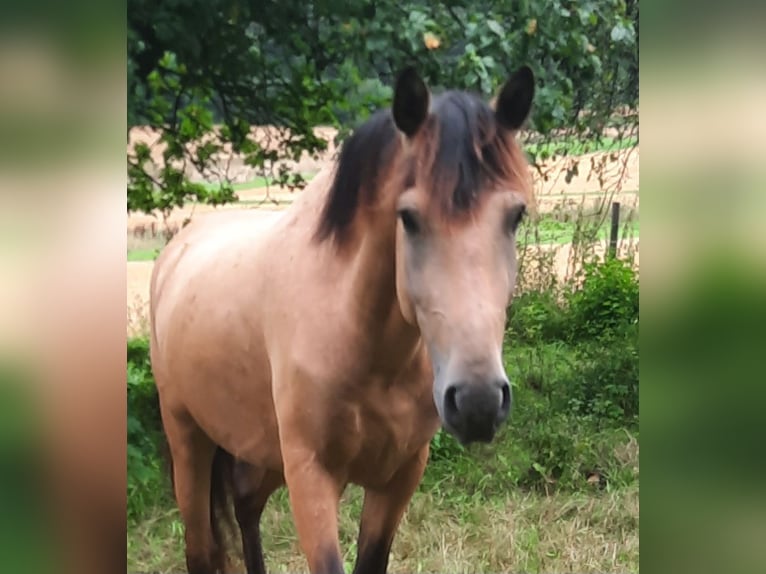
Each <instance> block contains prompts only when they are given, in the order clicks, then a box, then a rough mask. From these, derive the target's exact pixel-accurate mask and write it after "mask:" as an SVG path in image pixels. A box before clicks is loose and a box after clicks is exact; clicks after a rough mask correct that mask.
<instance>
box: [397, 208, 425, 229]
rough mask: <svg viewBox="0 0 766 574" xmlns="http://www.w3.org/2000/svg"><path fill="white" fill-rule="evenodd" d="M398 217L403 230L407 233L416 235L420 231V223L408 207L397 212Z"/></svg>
mask: <svg viewBox="0 0 766 574" xmlns="http://www.w3.org/2000/svg"><path fill="white" fill-rule="evenodd" d="M399 219H401V220H402V225H403V226H404V230H405V231H406V232H407V233H408V234H409V235H416V234H417V233H419V232H420V224H419V223H418V220H417V217H416V215H415V214H414V213H413V212H412V210H410V209H402V210H401V211H400V212H399Z"/></svg>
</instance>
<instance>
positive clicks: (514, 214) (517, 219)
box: [505, 205, 527, 233]
mask: <svg viewBox="0 0 766 574" xmlns="http://www.w3.org/2000/svg"><path fill="white" fill-rule="evenodd" d="M526 213H527V208H526V207H525V206H524V205H519V206H516V207H514V208H513V209H511V210H510V211H509V212H508V214H507V215H506V218H505V227H506V229H507V230H508V232H509V233H516V229H517V228H518V227H519V225H520V224H521V222H522V220H523V219H524V216H525V215H526Z"/></svg>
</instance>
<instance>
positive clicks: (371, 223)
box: [349, 204, 420, 368]
mask: <svg viewBox="0 0 766 574" xmlns="http://www.w3.org/2000/svg"><path fill="white" fill-rule="evenodd" d="M367 215H368V217H365V218H364V224H365V225H364V230H363V231H362V232H361V233H360V235H359V246H358V248H357V249H356V250H355V253H354V256H353V259H352V262H351V265H350V274H351V275H350V276H351V280H350V283H349V290H350V293H349V299H350V304H351V307H350V308H351V309H352V310H353V311H352V312H353V313H354V314H355V315H356V316H355V319H356V321H357V324H358V325H359V326H360V330H361V332H362V333H364V337H365V338H366V339H367V340H368V341H370V342H371V343H372V346H371V348H372V349H373V351H372V352H373V355H374V357H373V362H376V363H377V362H381V363H383V364H385V365H386V368H396V367H397V366H398V364H400V363H401V364H404V363H406V362H408V361H409V360H410V359H411V358H412V356H413V354H414V353H415V351H416V350H417V349H418V348H419V346H420V333H419V331H418V330H417V328H415V327H413V326H412V325H410V324H408V323H407V322H406V321H405V319H404V317H403V315H402V312H401V307H400V306H399V300H398V298H397V293H396V209H395V207H394V205H393V204H392V205H390V206H389V205H382V206H378V208H376V209H375V210H374V211H372V212H370V213H368V214H367Z"/></svg>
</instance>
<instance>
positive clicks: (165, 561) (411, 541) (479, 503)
mask: <svg viewBox="0 0 766 574" xmlns="http://www.w3.org/2000/svg"><path fill="white" fill-rule="evenodd" d="M361 499H362V493H361V489H359V488H357V487H349V488H348V489H347V490H346V492H345V493H344V495H343V499H342V502H341V511H340V516H339V523H340V533H341V547H342V549H343V550H344V562H345V569H346V571H347V572H350V571H351V568H352V565H353V561H354V556H355V540H356V534H357V529H358V519H359V515H360V508H361ZM638 510H639V503H638V487H637V486H634V487H630V488H626V489H622V490H618V491H615V492H595V493H573V494H554V495H550V496H546V495H544V494H536V493H523V492H509V493H506V494H504V495H502V496H498V497H496V498H494V499H492V500H489V501H486V500H478V499H474V500H471V499H470V498H469V499H468V501H466V502H463V503H461V505H460V506H459V508H458V507H456V506H455V504H454V501H453V500H452V497H451V496H450V495H449V494H441V493H432V492H424V491H422V490H421V491H419V492H417V493H416V494H415V496H414V497H413V499H412V501H411V503H410V507H409V509H408V511H407V514H406V515H405V518H404V520H403V521H402V524H401V526H400V528H399V530H398V531H397V535H396V538H395V540H394V545H393V548H392V554H391V560H390V565H389V572H392V573H405V572H406V573H412V572H445V573H447V572H638V550H639V541H638ZM262 536H263V547H264V554H265V558H266V567H267V569H268V571H269V572H305V571H307V567H306V562H305V560H304V558H303V556H302V554H301V552H300V549H299V547H298V542H297V538H296V535H295V527H294V525H293V521H292V517H291V515H290V509H289V503H288V499H287V493H286V491H285V490H281V491H279V492H277V493H276V494H275V495H274V496H273V497H272V499H271V500H270V501H269V503H268V505H267V507H266V510H265V512H264V516H263V522H262ZM183 549H184V544H183V526H182V524H181V520H180V516H179V514H178V511H177V510H175V509H158V510H156V511H154V512H153V513H152V514H151V515H150V516H148V517H147V518H146V520H144V521H143V522H141V523H140V524H138V525H132V526H131V527H130V529H129V535H128V570H130V571H135V572H182V571H185V564H184V556H183V552H184V550H183ZM230 556H231V557H232V559H233V562H234V563H235V564H236V565H237V566H238V567H239V569H240V570H241V571H244V566H243V563H242V561H241V560H240V559H239V556H238V553H236V554H235V553H233V552H231V553H230Z"/></svg>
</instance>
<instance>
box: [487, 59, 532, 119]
mask: <svg viewBox="0 0 766 574" xmlns="http://www.w3.org/2000/svg"><path fill="white" fill-rule="evenodd" d="M534 96H535V75H534V73H533V72H532V69H531V68H530V67H529V66H522V67H521V68H519V69H518V70H516V71H515V72H514V73H513V75H512V76H511V77H510V78H509V79H508V81H507V82H505V85H504V86H503V88H502V89H501V90H500V95H499V96H498V97H497V103H496V104H495V117H496V118H497V121H498V123H499V124H500V125H501V126H503V127H504V128H506V129H509V130H513V131H515V130H518V129H519V128H520V127H521V126H522V124H523V123H524V121H525V120H526V119H527V117H528V116H529V111H530V109H531V108H532V99H533V98H534Z"/></svg>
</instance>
